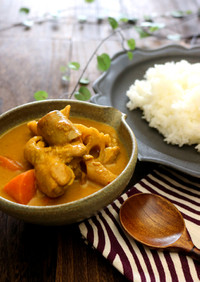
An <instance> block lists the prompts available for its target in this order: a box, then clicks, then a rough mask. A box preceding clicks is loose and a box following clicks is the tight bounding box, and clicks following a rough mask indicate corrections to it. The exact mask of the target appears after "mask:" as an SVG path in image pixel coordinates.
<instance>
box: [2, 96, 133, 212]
mask: <svg viewBox="0 0 200 282" xmlns="http://www.w3.org/2000/svg"><path fill="white" fill-rule="evenodd" d="M55 102H58V103H62V102H63V103H68V102H69V103H71V104H85V105H88V106H91V107H95V108H102V109H108V110H109V109H114V110H116V111H118V112H119V113H120V114H121V122H122V123H123V124H124V126H125V127H126V129H127V131H128V132H129V135H130V137H131V140H132V141H133V142H132V151H131V155H130V158H129V160H128V163H127V164H126V166H125V168H124V169H123V171H122V172H121V173H120V174H119V175H118V176H117V177H116V179H114V180H113V181H112V182H111V183H109V184H108V185H106V186H104V187H102V188H101V189H99V190H98V191H96V192H94V193H92V194H90V195H88V196H86V197H83V198H80V199H78V200H74V201H71V202H68V203H62V204H56V205H47V206H31V205H23V204H19V203H16V202H12V201H10V200H8V199H6V198H4V197H2V196H0V206H1V203H3V204H7V205H8V206H10V207H11V206H12V207H13V208H15V207H16V208H17V209H20V210H21V211H23V210H26V211H30V212H31V211H38V212H42V211H48V210H51V211H56V210H59V209H61V208H68V207H69V208H70V207H73V206H74V205H79V204H81V203H82V202H85V201H88V200H90V199H92V198H94V197H95V196H96V195H98V194H100V193H102V191H106V190H108V189H109V188H110V186H112V185H113V184H114V183H116V181H118V179H119V177H120V176H121V175H122V174H123V173H124V172H125V171H126V170H127V168H128V167H129V165H130V164H131V163H132V162H133V160H134V158H135V154H136V153H137V142H136V138H135V135H134V133H133V131H132V129H131V128H130V126H129V125H128V123H127V122H126V114H124V113H122V112H121V111H120V110H118V109H116V108H114V107H112V106H104V105H98V104H93V103H90V102H85V101H78V100H70V99H47V100H40V101H33V102H29V103H25V104H21V105H19V106H16V107H13V108H11V109H9V110H7V111H5V112H4V113H2V114H1V115H0V119H2V118H4V117H6V116H7V115H9V114H13V113H14V112H15V111H18V110H21V109H23V108H25V107H27V106H31V105H37V104H48V103H55ZM5 132H6V131H5ZM2 134H3V133H2Z"/></svg>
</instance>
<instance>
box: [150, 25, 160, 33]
mask: <svg viewBox="0 0 200 282" xmlns="http://www.w3.org/2000/svg"><path fill="white" fill-rule="evenodd" d="M158 29H159V27H158V26H151V27H150V28H149V31H150V32H155V31H156V30H158Z"/></svg>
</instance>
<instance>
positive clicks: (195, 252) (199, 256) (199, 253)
mask: <svg viewBox="0 0 200 282" xmlns="http://www.w3.org/2000/svg"><path fill="white" fill-rule="evenodd" d="M188 255H189V256H190V257H192V258H193V259H195V260H197V261H200V249H198V248H197V247H195V246H194V247H193V248H192V249H191V251H190V252H189V253H188Z"/></svg>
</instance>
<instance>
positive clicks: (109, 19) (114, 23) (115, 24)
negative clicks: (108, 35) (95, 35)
mask: <svg viewBox="0 0 200 282" xmlns="http://www.w3.org/2000/svg"><path fill="white" fill-rule="evenodd" d="M108 21H109V24H110V25H111V27H112V29H116V28H117V27H118V26H119V25H118V22H117V21H116V19H114V18H112V17H108Z"/></svg>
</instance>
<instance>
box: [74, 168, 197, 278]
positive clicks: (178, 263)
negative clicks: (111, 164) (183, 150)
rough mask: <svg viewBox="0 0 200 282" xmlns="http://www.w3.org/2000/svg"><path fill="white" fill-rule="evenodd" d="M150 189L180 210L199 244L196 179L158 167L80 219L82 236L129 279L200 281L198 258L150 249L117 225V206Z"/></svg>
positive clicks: (192, 236)
mask: <svg viewBox="0 0 200 282" xmlns="http://www.w3.org/2000/svg"><path fill="white" fill-rule="evenodd" d="M139 192H142V193H154V194H158V195H161V196H163V197H165V198H166V199H168V200H169V201H171V202H172V203H173V204H175V206H176V207H177V208H178V209H179V211H180V212H181V213H182V215H183V217H184V219H185V223H186V227H187V229H188V231H189V233H190V236H191V238H192V240H193V242H194V244H195V245H196V246H197V247H198V248H200V179H198V178H195V177H191V176H188V175H183V174H182V173H177V172H174V171H172V170H170V169H166V168H165V169H164V168H160V169H159V170H156V171H153V172H152V173H151V174H149V175H147V176H146V177H145V178H143V179H142V180H141V181H140V182H139V183H137V184H136V185H135V186H134V187H132V188H131V189H130V190H129V191H128V192H126V193H124V194H123V195H122V196H121V197H119V198H118V199H117V200H115V201H114V202H113V203H112V204H110V205H109V206H107V207H106V208H104V209H102V210H101V211H99V212H98V213H97V214H96V215H95V216H94V217H92V218H90V219H88V220H86V221H84V222H82V223H80V225H79V229H80V232H81V234H82V236H83V237H84V238H85V239H86V240H87V242H88V243H89V244H91V245H92V246H93V247H94V248H96V249H97V250H98V251H99V252H101V253H102V255H103V256H104V257H105V258H107V259H108V260H109V261H110V262H111V263H112V264H113V266H114V267H116V268H117V269H118V270H119V271H120V272H121V273H122V274H124V276H125V277H126V278H127V279H129V280H130V281H142V282H143V281H162V282H165V281H166V282H169V281H173V282H175V281H180V282H184V281H187V282H188V281H190V282H191V281H194V282H196V281H200V262H196V261H194V260H193V259H191V258H190V257H189V256H185V255H182V254H180V253H173V252H168V251H165V252H162V251H157V250H151V249H149V248H148V247H145V246H143V245H141V244H140V243H137V242H136V241H135V240H134V239H132V238H131V237H130V236H129V235H128V234H127V233H126V232H125V231H124V230H123V228H122V227H121V225H120V222H119V209H120V207H121V205H122V203H123V202H124V201H125V200H126V199H127V198H128V197H129V196H131V195H133V194H136V193H139Z"/></svg>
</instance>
